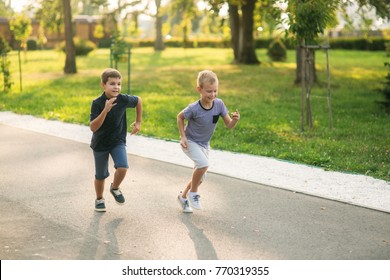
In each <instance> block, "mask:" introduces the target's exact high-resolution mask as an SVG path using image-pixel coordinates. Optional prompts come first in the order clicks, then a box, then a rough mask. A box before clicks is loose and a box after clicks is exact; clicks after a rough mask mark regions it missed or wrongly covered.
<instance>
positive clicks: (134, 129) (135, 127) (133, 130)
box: [130, 122, 141, 135]
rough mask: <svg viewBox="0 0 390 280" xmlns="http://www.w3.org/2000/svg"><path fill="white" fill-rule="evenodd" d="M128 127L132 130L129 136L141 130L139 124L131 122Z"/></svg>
mask: <svg viewBox="0 0 390 280" xmlns="http://www.w3.org/2000/svg"><path fill="white" fill-rule="evenodd" d="M130 127H132V128H133V129H132V130H131V132H130V134H131V135H133V134H137V133H138V132H139V131H140V130H141V122H133V123H132V124H131V125H130Z"/></svg>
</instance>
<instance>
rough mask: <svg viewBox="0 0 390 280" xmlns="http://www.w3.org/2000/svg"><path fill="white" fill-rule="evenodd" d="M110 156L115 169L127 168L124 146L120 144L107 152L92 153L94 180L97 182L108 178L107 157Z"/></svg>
mask: <svg viewBox="0 0 390 280" xmlns="http://www.w3.org/2000/svg"><path fill="white" fill-rule="evenodd" d="M109 155H111V157H112V160H113V161H114V167H115V169H117V168H129V164H128V162H127V153H126V145H125V144H120V145H118V146H116V147H114V148H113V149H111V150H109V151H107V152H96V151H93V156H94V158H95V178H96V179H97V180H104V179H106V178H107V177H108V176H110V172H109V171H108V156H109Z"/></svg>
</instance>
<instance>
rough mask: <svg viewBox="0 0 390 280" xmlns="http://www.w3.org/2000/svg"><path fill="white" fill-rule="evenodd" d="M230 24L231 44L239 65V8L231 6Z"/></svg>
mask: <svg viewBox="0 0 390 280" xmlns="http://www.w3.org/2000/svg"><path fill="white" fill-rule="evenodd" d="M229 24H230V30H231V37H232V39H231V43H232V48H233V54H234V61H233V62H234V63H238V46H239V44H238V42H239V32H240V17H239V15H238V6H237V5H233V4H229Z"/></svg>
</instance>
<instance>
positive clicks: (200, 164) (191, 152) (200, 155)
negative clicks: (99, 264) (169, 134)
mask: <svg viewBox="0 0 390 280" xmlns="http://www.w3.org/2000/svg"><path fill="white" fill-rule="evenodd" d="M181 148H182V150H183V152H184V153H185V154H186V155H187V156H188V157H189V158H190V159H192V160H193V161H194V168H197V169H200V168H204V167H208V166H209V149H206V148H205V147H202V146H201V145H199V144H197V143H195V142H193V141H190V140H188V147H187V149H184V148H183V147H181Z"/></svg>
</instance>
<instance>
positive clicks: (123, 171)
mask: <svg viewBox="0 0 390 280" xmlns="http://www.w3.org/2000/svg"><path fill="white" fill-rule="evenodd" d="M127 169H128V167H118V168H117V169H116V170H117V171H118V172H121V173H126V172H127Z"/></svg>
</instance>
